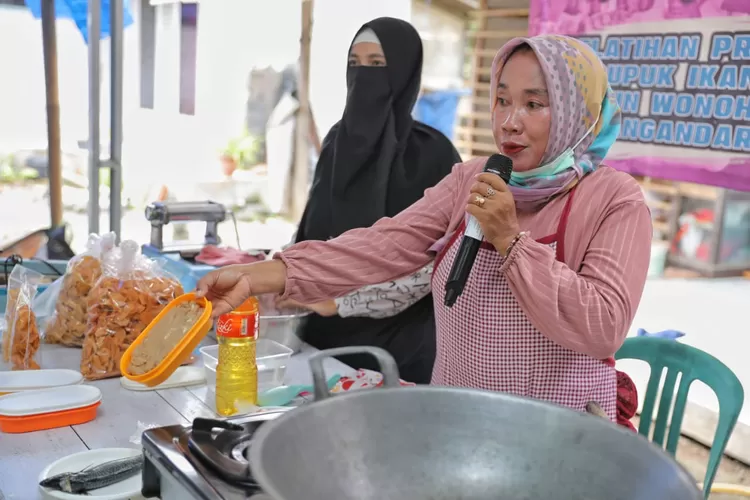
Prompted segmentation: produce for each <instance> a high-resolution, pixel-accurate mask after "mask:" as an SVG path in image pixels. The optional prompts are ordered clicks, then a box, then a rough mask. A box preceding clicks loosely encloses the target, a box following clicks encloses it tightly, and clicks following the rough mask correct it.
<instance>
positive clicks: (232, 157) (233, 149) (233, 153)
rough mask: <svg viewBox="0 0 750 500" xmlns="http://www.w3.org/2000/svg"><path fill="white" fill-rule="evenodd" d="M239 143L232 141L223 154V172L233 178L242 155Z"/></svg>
mask: <svg viewBox="0 0 750 500" xmlns="http://www.w3.org/2000/svg"><path fill="white" fill-rule="evenodd" d="M238 142H239V141H238V140H237V139H230V140H229V142H228V143H227V145H226V147H225V148H224V150H223V151H222V152H221V157H220V160H221V171H222V173H223V174H224V175H225V176H227V177H231V176H232V174H233V173H234V171H235V170H237V167H238V166H239V160H240V158H239V156H240V155H239V149H238Z"/></svg>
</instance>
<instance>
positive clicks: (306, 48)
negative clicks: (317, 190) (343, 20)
mask: <svg viewBox="0 0 750 500" xmlns="http://www.w3.org/2000/svg"><path fill="white" fill-rule="evenodd" d="M312 25H313V0H302V30H301V36H300V58H299V79H298V84H297V99H298V101H299V109H298V111H297V117H296V125H295V146H294V160H295V161H294V175H293V177H292V178H293V181H292V189H291V192H292V199H291V204H290V205H291V206H290V209H291V214H290V215H291V216H292V218H293V219H294V220H295V221H298V220H299V219H300V218H301V217H302V212H303V211H304V209H305V204H306V203H307V192H308V178H309V171H310V125H311V123H310V44H311V40H312Z"/></svg>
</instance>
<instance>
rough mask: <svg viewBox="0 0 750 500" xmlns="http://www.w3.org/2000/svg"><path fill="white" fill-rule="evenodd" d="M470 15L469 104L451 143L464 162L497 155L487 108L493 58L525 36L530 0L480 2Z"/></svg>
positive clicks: (483, 0) (460, 118)
mask: <svg viewBox="0 0 750 500" xmlns="http://www.w3.org/2000/svg"><path fill="white" fill-rule="evenodd" d="M470 16H471V21H470V22H469V31H468V36H469V38H470V39H469V43H468V45H467V51H468V53H469V59H470V66H471V69H470V72H469V73H470V74H469V76H468V80H467V81H466V86H467V88H469V89H471V97H470V99H471V102H470V106H469V107H468V109H467V110H466V111H465V112H463V113H462V114H461V115H460V116H459V121H458V123H457V125H456V137H455V140H454V142H455V144H456V147H457V148H458V150H459V152H460V153H461V157H462V158H463V159H464V161H465V160H468V159H470V158H472V157H475V156H489V155H491V154H493V153H497V147H496V146H495V141H494V140H493V138H492V129H491V126H490V108H489V106H490V102H489V95H490V94H489V91H490V72H491V65H492V59H493V58H494V56H495V54H496V53H497V51H498V49H499V48H500V47H501V46H502V45H503V44H504V43H505V42H507V41H508V40H510V39H511V38H515V37H517V36H526V35H527V33H528V27H529V0H481V3H480V7H479V8H478V9H476V10H474V11H472V12H471V13H470Z"/></svg>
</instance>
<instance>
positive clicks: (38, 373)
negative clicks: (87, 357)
mask: <svg viewBox="0 0 750 500" xmlns="http://www.w3.org/2000/svg"><path fill="white" fill-rule="evenodd" d="M81 382H83V375H81V372H77V371H75V370H18V371H5V372H0V392H20V391H30V390H36V389H49V388H51V387H62V386H66V385H77V384H80V383H81Z"/></svg>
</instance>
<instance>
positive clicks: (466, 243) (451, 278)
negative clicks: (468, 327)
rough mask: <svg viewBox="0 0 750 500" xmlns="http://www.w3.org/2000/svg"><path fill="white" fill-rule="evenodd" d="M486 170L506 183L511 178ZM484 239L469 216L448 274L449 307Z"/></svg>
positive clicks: (469, 272) (469, 271) (447, 292)
mask: <svg viewBox="0 0 750 500" xmlns="http://www.w3.org/2000/svg"><path fill="white" fill-rule="evenodd" d="M484 172H491V173H493V174H495V175H497V176H498V177H500V178H501V179H502V180H503V181H504V182H505V183H506V184H507V183H508V181H509V180H510V179H509V178H508V179H506V177H508V175H507V174H506V175H503V173H502V172H500V171H498V170H495V169H494V168H488V167H486V166H485V169H484ZM483 240H484V233H482V228H481V227H480V226H479V222H478V221H477V220H476V219H475V218H474V217H472V216H469V221H468V222H467V223H466V230H465V231H464V236H463V238H462V239H461V246H460V247H458V253H457V254H456V259H455V260H454V261H453V266H451V270H450V273H449V274H448V280H447V281H446V282H445V299H444V301H445V305H446V306H447V307H452V306H453V304H455V303H456V300H457V299H458V297H459V296H460V295H461V294H462V293H463V291H464V287H465V286H466V282H467V281H468V279H469V274H471V268H472V267H473V263H474V259H476V257H477V253H479V248H480V247H481V246H482V241H483Z"/></svg>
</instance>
